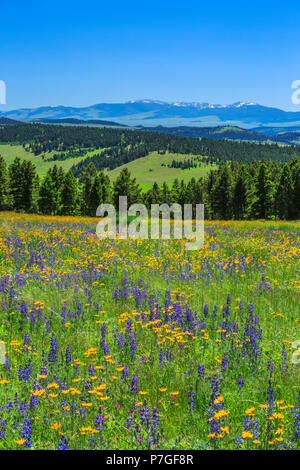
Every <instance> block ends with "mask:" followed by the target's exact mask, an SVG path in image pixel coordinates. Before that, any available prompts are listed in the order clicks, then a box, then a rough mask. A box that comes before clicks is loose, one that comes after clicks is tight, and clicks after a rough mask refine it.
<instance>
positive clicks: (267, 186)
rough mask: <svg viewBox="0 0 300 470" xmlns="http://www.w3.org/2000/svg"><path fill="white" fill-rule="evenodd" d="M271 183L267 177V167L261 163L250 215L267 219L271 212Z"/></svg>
mask: <svg viewBox="0 0 300 470" xmlns="http://www.w3.org/2000/svg"><path fill="white" fill-rule="evenodd" d="M272 192H273V185H272V182H271V181H270V179H269V172H268V168H267V166H266V164H265V163H261V164H260V167H259V171H258V175H257V178H256V182H255V186H254V192H253V200H252V204H251V208H250V215H251V216H252V217H255V218H257V219H268V218H269V217H270V215H271V214H272V206H273V200H272Z"/></svg>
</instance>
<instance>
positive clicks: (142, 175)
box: [0, 144, 216, 190]
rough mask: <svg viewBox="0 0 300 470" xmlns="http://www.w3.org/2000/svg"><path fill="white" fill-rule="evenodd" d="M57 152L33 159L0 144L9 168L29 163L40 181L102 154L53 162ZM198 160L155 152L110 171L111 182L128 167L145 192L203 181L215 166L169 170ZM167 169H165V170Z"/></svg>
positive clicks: (87, 153) (200, 165) (33, 157)
mask: <svg viewBox="0 0 300 470" xmlns="http://www.w3.org/2000/svg"><path fill="white" fill-rule="evenodd" d="M53 153H54V152H48V153H45V154H42V155H38V156H36V155H34V154H33V153H31V152H26V151H25V150H24V148H23V147H22V146H21V145H10V144H0V155H2V156H3V158H4V159H5V161H6V163H7V165H10V164H11V163H12V162H13V160H14V159H15V158H16V157H19V158H21V159H25V160H30V161H32V162H33V163H34V165H35V166H36V169H37V172H38V174H39V176H40V177H44V176H45V174H46V173H47V171H48V169H49V168H52V167H53V166H54V165H55V164H56V165H57V166H62V167H63V169H64V170H65V171H68V170H69V169H70V168H71V167H72V166H73V165H75V164H76V163H78V162H80V161H82V160H83V159H85V158H87V157H90V156H92V155H93V154H95V153H100V150H91V151H86V152H85V153H84V154H83V156H82V157H76V158H68V159H66V160H58V161H52V160H50V158H51V157H52V154H53ZM192 157H195V156H194V155H182V154H177V153H166V154H165V155H160V154H158V152H152V153H150V154H149V155H147V156H146V157H143V158H139V159H137V160H134V161H132V162H129V163H127V164H126V165H122V166H120V167H118V168H116V169H115V170H112V171H110V172H109V173H108V174H109V177H110V178H111V180H112V181H115V179H116V178H117V177H118V175H119V173H120V171H121V170H122V169H123V168H125V167H127V168H128V170H129V171H130V172H131V173H132V175H133V176H134V177H135V178H136V179H137V181H138V183H139V184H140V185H141V186H142V188H143V189H144V190H147V189H149V188H151V187H152V185H153V183H154V182H155V181H156V182H157V183H158V184H162V183H163V182H164V181H165V182H166V183H168V184H171V183H173V181H174V179H175V178H178V179H179V180H184V181H185V182H188V181H189V180H190V179H191V178H193V177H195V178H200V177H201V176H205V175H206V174H207V172H208V171H209V170H210V169H212V168H215V167H216V165H206V164H204V163H203V164H201V162H199V166H198V167H197V168H191V169H185V170H182V169H180V168H169V167H168V166H167V165H171V163H172V161H173V160H176V161H185V160H187V159H190V158H192ZM163 165H165V166H163Z"/></svg>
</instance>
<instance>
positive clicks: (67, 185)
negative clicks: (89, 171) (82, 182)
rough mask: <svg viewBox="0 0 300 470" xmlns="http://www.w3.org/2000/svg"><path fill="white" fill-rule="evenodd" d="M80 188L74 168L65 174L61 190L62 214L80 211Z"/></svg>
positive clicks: (74, 213) (73, 213)
mask: <svg viewBox="0 0 300 470" xmlns="http://www.w3.org/2000/svg"><path fill="white" fill-rule="evenodd" d="M78 205H79V201H78V188H77V181H76V178H75V177H74V175H73V172H72V170H69V171H68V173H67V174H66V175H65V178H64V182H63V186H62V190H61V209H60V211H61V214H63V215H76V214H77V213H78Z"/></svg>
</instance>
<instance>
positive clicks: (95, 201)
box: [87, 175, 104, 217]
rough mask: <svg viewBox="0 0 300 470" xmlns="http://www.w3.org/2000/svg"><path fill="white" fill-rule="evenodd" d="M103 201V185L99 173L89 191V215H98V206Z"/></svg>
mask: <svg viewBox="0 0 300 470" xmlns="http://www.w3.org/2000/svg"><path fill="white" fill-rule="evenodd" d="M103 202H104V198H103V186H102V182H101V178H100V175H97V176H96V178H95V179H94V182H93V183H92V187H91V189H90V192H89V201H88V207H87V213H88V215H89V216H91V217H96V212H97V207H98V206H99V205H100V204H102V203H103Z"/></svg>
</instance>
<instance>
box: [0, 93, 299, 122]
mask: <svg viewBox="0 0 300 470" xmlns="http://www.w3.org/2000/svg"><path fill="white" fill-rule="evenodd" d="M0 116H2V117H6V118H10V119H15V120H25V121H33V120H37V119H51V120H53V119H55V120H57V119H80V120H84V121H86V120H109V121H117V122H118V123H120V124H123V125H124V124H125V125H129V126H140V125H143V126H145V127H150V126H151V127H155V126H159V125H162V126H165V127H175V126H176V127H177V126H190V127H191V126H192V127H203V126H205V127H208V126H210V127H212V126H224V125H231V126H238V127H243V128H246V129H251V128H258V127H259V128H261V127H269V128H270V127H290V126H300V111H298V112H292V111H283V110H281V109H278V108H271V107H268V106H262V105H259V104H256V103H253V102H249V103H245V102H238V103H234V104H231V105H220V104H209V103H180V102H173V103H166V102H163V101H155V100H148V99H146V100H137V101H134V100H133V101H128V102H126V103H100V104H95V105H93V106H87V107H84V108H75V107H69V106H44V107H40V108H23V109H16V110H13V111H6V112H2V113H0Z"/></svg>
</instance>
